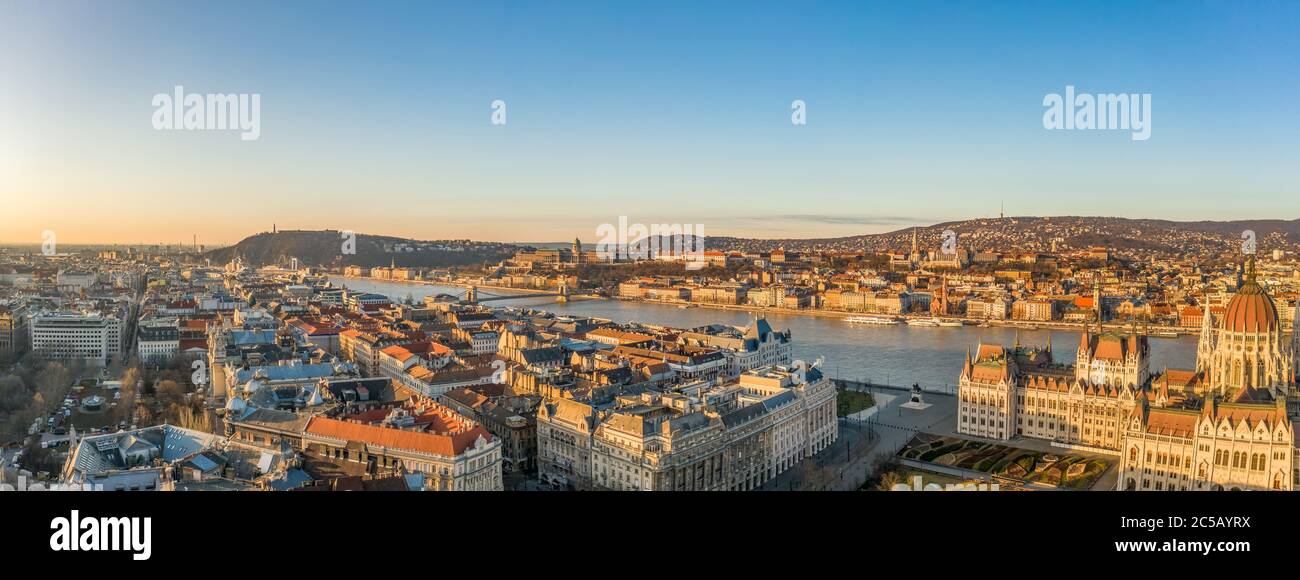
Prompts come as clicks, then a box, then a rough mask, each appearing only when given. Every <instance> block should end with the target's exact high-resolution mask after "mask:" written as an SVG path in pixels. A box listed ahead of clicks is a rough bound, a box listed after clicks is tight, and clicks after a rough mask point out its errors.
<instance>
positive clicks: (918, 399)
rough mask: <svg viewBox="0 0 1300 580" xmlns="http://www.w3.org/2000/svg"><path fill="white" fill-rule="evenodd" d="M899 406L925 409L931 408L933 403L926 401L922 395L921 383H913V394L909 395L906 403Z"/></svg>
mask: <svg viewBox="0 0 1300 580" xmlns="http://www.w3.org/2000/svg"><path fill="white" fill-rule="evenodd" d="M899 406H900V407H902V408H904V409H913V410H916V411H924V410H926V409H929V408H930V407H931V406H932V405H931V404H930V403H927V402H925V399H924V398H923V397H922V396H921V385H912V394H911V395H910V396H909V397H908V399H907V402H906V403H903V404H902V405H899Z"/></svg>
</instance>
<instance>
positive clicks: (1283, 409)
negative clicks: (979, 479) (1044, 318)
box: [957, 260, 1300, 491]
mask: <svg viewBox="0 0 1300 580" xmlns="http://www.w3.org/2000/svg"><path fill="white" fill-rule="evenodd" d="M1246 271H1247V274H1246V277H1245V280H1244V282H1243V284H1242V285H1241V287H1240V289H1239V290H1238V291H1237V293H1236V295H1235V296H1233V298H1232V300H1231V301H1230V302H1229V303H1228V305H1227V307H1226V308H1225V309H1224V314H1223V316H1222V317H1221V318H1219V319H1218V320H1215V319H1214V317H1212V316H1210V313H1209V311H1208V309H1207V311H1206V314H1205V316H1204V320H1203V323H1202V324H1203V326H1202V330H1201V337H1200V341H1199V343H1198V347H1197V360H1196V368H1195V369H1194V370H1177V369H1165V370H1163V371H1162V372H1160V373H1158V374H1154V373H1152V372H1151V369H1150V345H1149V343H1148V341H1147V338H1146V337H1145V336H1142V335H1140V334H1139V333H1138V332H1137V329H1136V328H1135V329H1133V330H1131V331H1130V332H1128V333H1127V334H1117V333H1103V332H1097V333H1096V334H1093V333H1090V332H1085V333H1084V334H1083V336H1082V337H1081V338H1080V342H1079V348H1078V352H1077V354H1076V363H1075V364H1074V365H1061V364H1057V363H1056V362H1055V361H1054V360H1053V359H1052V354H1051V348H1050V346H1049V347H1048V348H1045V349H1044V348H1028V347H1022V346H1020V345H1019V344H1018V343H1019V341H1017V344H1016V345H1015V346H1014V347H1011V348H1005V347H1002V346H990V345H980V346H979V349H978V350H977V352H976V353H975V355H974V356H971V355H970V353H967V355H966V360H965V363H964V365H963V368H962V374H961V380H960V384H959V392H958V395H959V403H958V414H959V416H958V424H957V425H958V426H957V430H958V432H959V433H963V434H968V435H974V436H979V437H988V438H992V439H1000V440H1009V439H1012V438H1014V437H1018V436H1023V437H1033V438H1036V439H1047V440H1051V441H1054V442H1058V443H1060V444H1063V445H1067V446H1081V447H1086V448H1093V449H1096V450H1103V451H1107V452H1110V453H1116V454H1118V455H1119V457H1120V466H1119V469H1120V474H1119V483H1118V485H1119V487H1120V488H1121V489H1130V490H1153V491H1154V490H1215V489H1277V490H1291V489H1294V488H1295V487H1296V486H1297V482H1300V468H1298V467H1297V466H1300V455H1297V445H1296V441H1295V430H1294V427H1293V425H1292V423H1293V421H1294V420H1295V418H1296V417H1297V414H1298V413H1297V401H1298V400H1300V399H1298V398H1297V395H1296V390H1295V386H1296V375H1297V370H1298V369H1297V366H1296V364H1297V360H1296V353H1297V345H1296V339H1297V337H1296V333H1295V332H1294V331H1293V330H1291V329H1284V328H1283V321H1282V319H1281V317H1280V316H1279V312H1278V308H1277V305H1276V303H1274V301H1273V299H1272V298H1271V297H1270V296H1269V295H1268V292H1267V291H1266V290H1265V289H1264V287H1263V286H1262V285H1261V284H1260V283H1259V282H1258V281H1257V279H1256V274H1255V269H1254V263H1253V260H1252V261H1251V262H1250V263H1248V265H1247V267H1246ZM1297 308H1300V306H1297ZM1293 318H1294V317H1293Z"/></svg>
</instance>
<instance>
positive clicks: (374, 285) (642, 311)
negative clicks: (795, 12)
mask: <svg viewBox="0 0 1300 580" xmlns="http://www.w3.org/2000/svg"><path fill="white" fill-rule="evenodd" d="M331 281H332V282H333V283H334V285H336V286H346V287H348V288H350V289H352V290H356V291H360V292H374V293H377V294H384V295H387V296H389V297H391V298H392V299H393V300H396V301H401V300H404V299H405V298H406V297H407V296H408V295H409V296H410V297H412V298H414V299H415V301H416V302H417V303H418V302H419V301H421V300H422V299H423V298H424V297H425V296H428V295H431V294H443V293H445V294H460V293H462V292H464V291H465V289H464V288H461V287H456V286H435V285H428V284H414V283H403V282H385V281H381V280H364V279H357V278H331ZM479 294H480V296H481V297H483V296H487V295H489V294H491V295H504V294H506V292H504V291H500V290H490V289H489V290H483V289H480V290H479ZM486 305H490V306H514V307H526V308H535V309H539V310H548V311H550V312H554V313H555V314H559V315H573V316H591V317H595V318H605V319H609V320H613V321H616V322H644V323H648V324H655V325H662V326H673V327H678V328H691V327H695V326H703V325H705V324H712V323H722V324H731V325H741V326H743V325H746V324H749V322H750V321H752V320H753V317H754V315H753V314H752V313H748V312H743V311H736V310H719V309H713V308H678V307H676V306H673V305H665V304H653V303H648V302H630V301H624V300H575V301H572V302H569V303H567V304H562V303H557V302H555V299H554V298H520V299H517V300H494V301H490V302H487V303H486ZM767 320H768V322H769V323H771V325H772V327H773V328H776V329H778V330H783V329H786V328H788V329H790V330H791V331H792V333H793V335H794V356H795V358H797V359H802V360H806V361H809V362H811V361H813V360H815V359H816V358H817V357H818V356H824V357H826V364H825V365H824V366H823V367H822V368H823V369H824V370H825V371H826V372H827V373H828V374H830V375H831V376H832V377H840V378H845V379H855V380H865V381H869V382H873V383H877V384H886V385H899V386H907V385H911V384H912V383H919V384H920V385H921V386H922V387H924V388H925V389H926V390H933V391H945V390H951V389H952V388H953V385H955V384H956V382H957V378H958V375H959V374H960V373H961V365H962V356H964V355H965V353H966V350H967V349H970V350H971V351H974V350H975V348H976V347H977V346H978V345H979V343H980V342H981V341H983V342H987V343H1001V344H1006V345H1010V344H1012V343H1014V342H1015V340H1016V334H1017V331H1016V330H1015V329H1012V328H979V327H976V326H966V327H962V328H926V327H917V326H908V325H906V324H899V325H896V326H864V325H859V324H849V323H846V322H844V321H842V320H839V319H836V318H825V317H819V316H799V315H787V314H768V315H767ZM1019 335H1020V342H1021V344H1025V345H1035V344H1037V345H1046V344H1047V343H1048V340H1049V335H1050V340H1051V344H1052V350H1053V352H1054V353H1055V355H1056V359H1057V360H1058V361H1061V362H1073V361H1074V354H1075V350H1076V349H1077V348H1078V346H1079V334H1078V333H1077V332H1072V331H1064V330H1054V331H1047V330H1040V331H1024V330H1022V331H1019ZM1151 350H1152V361H1151V370H1152V371H1154V372H1159V371H1160V369H1162V368H1164V367H1165V366H1169V367H1172V368H1184V369H1187V368H1192V367H1193V366H1195V362H1196V337H1194V336H1184V337H1181V338H1154V337H1153V338H1152V339H1151Z"/></svg>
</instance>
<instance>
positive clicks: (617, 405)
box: [537, 367, 839, 491]
mask: <svg viewBox="0 0 1300 580" xmlns="http://www.w3.org/2000/svg"><path fill="white" fill-rule="evenodd" d="M838 436H839V424H838V422H837V420H836V415H835V386H834V385H832V384H831V381H830V380H829V379H827V378H825V377H823V376H822V374H821V372H820V371H819V370H817V369H816V368H810V369H807V370H806V371H803V370H800V369H794V368H791V367H767V368H761V369H755V370H751V371H748V372H745V373H743V374H741V376H740V377H739V378H738V379H733V380H724V381H717V382H715V381H694V382H690V383H685V384H679V385H674V386H673V387H671V388H669V389H665V390H664V391H646V392H643V393H640V394H638V395H625V396H620V397H618V398H617V400H615V401H612V402H610V403H608V404H604V405H599V406H593V405H590V404H587V403H583V402H578V401H574V400H571V399H563V398H553V399H549V400H547V401H545V402H543V403H542V405H541V407H540V408H539V409H538V411H537V439H538V470H539V472H540V477H541V479H542V481H544V482H548V483H551V484H553V485H557V486H565V487H573V488H577V489H614V490H628V491H631V490H645V491H661V490H667V491H714V490H727V491H743V490H751V489H757V488H759V487H760V486H762V485H763V484H764V483H765V482H767V481H769V480H771V479H772V478H774V477H776V476H777V475H780V474H781V473H783V472H785V471H786V470H789V469H791V468H794V467H795V466H796V465H798V464H799V463H800V462H801V461H803V460H805V459H808V458H809V457H811V456H813V455H814V454H816V453H817V452H819V451H821V450H822V449H825V448H826V447H828V446H830V444H831V443H834V442H835V439H836V438H837V437H838Z"/></svg>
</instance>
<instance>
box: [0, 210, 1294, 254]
mask: <svg viewBox="0 0 1300 580" xmlns="http://www.w3.org/2000/svg"><path fill="white" fill-rule="evenodd" d="M1002 217H1003V218H1005V219H1043V218H1049V219H1062V218H1095V219H1126V220H1158V221H1165V222H1171V223H1183V224H1189V223H1201V222H1205V223H1227V222H1241V221H1246V222H1249V221H1278V222H1290V221H1297V220H1300V217H1295V218H1286V217H1277V218H1262V217H1258V218H1249V217H1248V218H1241V219H1218V220H1215V219H1207V220H1171V219H1167V218H1161V217H1152V216H1143V217H1127V216H1116V215H1007V216H1002ZM997 218H999V216H997V215H993V216H975V217H969V218H964V219H957V220H944V221H936V222H928V223H916V224H913V225H907V226H902V227H893V228H889V229H884V230H880V231H869V232H867V231H864V232H860V233H856V234H845V235H836V236H803V237H788V238H761V237H752V236H737V235H732V234H725V233H722V234H719V233H714V232H710V231H707V230H706V232H705V237H733V238H743V239H755V240H808V239H824V238H842V237H853V236H862V235H874V234H889V233H894V232H900V231H905V230H908V229H910V228H913V227H919V228H926V227H933V226H937V225H940V224H944V223H951V222H962V221H972V220H980V219H997ZM275 230H276V231H277V232H280V233H283V232H287V231H308V232H321V231H341V230H339V229H338V228H328V227H317V228H299V227H293V228H285V227H279V225H278V224H276V225H275ZM265 233H271V230H270V229H267V230H260V231H255V232H250V233H248V234H247V235H244V236H242V237H240V238H238V239H235V240H232V241H223V242H210V243H204V242H203V241H202V240H198V242H197V243H198V245H199V246H203V247H204V248H206V249H215V248H220V247H225V246H233V245H235V244H238V243H239V242H241V241H243V240H245V239H248V238H250V237H253V236H256V235H259V234H265ZM356 233H357V234H359V235H365V236H384V237H394V238H406V239H412V240H420V241H434V240H460V239H468V240H471V241H475V242H497V243H505V244H515V245H537V244H560V245H565V244H569V243H572V241H573V238H572V237H570V238H568V239H553V240H541V239H530V240H519V239H504V240H493V239H483V238H463V237H438V236H419V235H414V236H407V235H400V234H393V233H388V232H377V231H357V232H356ZM575 237H577V238H579V239H582V238H583V235H582V234H581V233H577V234H576V235H575ZM588 238H589V239H585V240H583V245H584V246H594V245H595V241H594V236H588ZM60 243H61V244H63V245H65V246H113V245H117V246H155V245H162V246H190V245H192V244H193V242H191V241H189V240H186V241H160V242H148V241H89V242H62V241H61V242H60ZM40 245H41V243H40V241H39V240H38V241H36V242H28V241H21V240H0V246H5V247H25V246H33V247H39V246H40Z"/></svg>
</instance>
